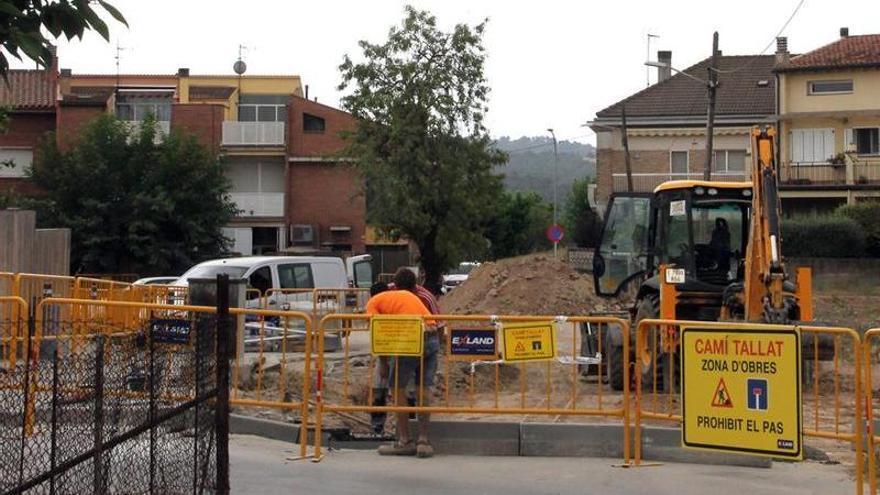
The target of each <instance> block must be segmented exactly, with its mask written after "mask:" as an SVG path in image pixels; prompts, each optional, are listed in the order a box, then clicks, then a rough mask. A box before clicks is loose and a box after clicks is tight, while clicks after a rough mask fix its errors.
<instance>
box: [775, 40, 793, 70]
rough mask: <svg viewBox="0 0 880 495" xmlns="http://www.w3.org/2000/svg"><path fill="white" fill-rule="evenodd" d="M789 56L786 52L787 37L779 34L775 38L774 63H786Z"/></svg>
mask: <svg viewBox="0 0 880 495" xmlns="http://www.w3.org/2000/svg"><path fill="white" fill-rule="evenodd" d="M789 58H790V54H789V53H788V38H786V37H785V36H780V37H778V38H776V65H783V64H787V63H788V61H789Z"/></svg>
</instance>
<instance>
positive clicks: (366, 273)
mask: <svg viewBox="0 0 880 495" xmlns="http://www.w3.org/2000/svg"><path fill="white" fill-rule="evenodd" d="M372 285H373V263H372V262H370V261H359V262H357V263H355V264H354V286H355V287H357V288H359V289H369V288H370V286H372Z"/></svg>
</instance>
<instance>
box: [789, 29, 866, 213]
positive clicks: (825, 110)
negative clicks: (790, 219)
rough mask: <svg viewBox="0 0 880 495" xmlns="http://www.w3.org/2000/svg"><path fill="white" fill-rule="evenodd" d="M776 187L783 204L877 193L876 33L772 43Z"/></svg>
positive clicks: (844, 32)
mask: <svg viewBox="0 0 880 495" xmlns="http://www.w3.org/2000/svg"><path fill="white" fill-rule="evenodd" d="M777 55H778V57H779V59H780V60H779V63H778V65H777V67H776V73H777V75H778V87H779V115H778V121H779V128H780V133H779V136H780V140H781V142H780V160H779V163H780V168H779V178H780V189H781V193H782V197H783V198H784V204H785V205H786V209H787V210H789V211H822V210H829V209H832V208H834V207H836V206H838V205H841V204H845V203H854V202H857V201H862V200H865V199H870V198H878V197H880V35H876V34H872V35H861V36H850V35H849V30H848V29H847V28H841V30H840V38H839V39H837V40H836V41H834V42H832V43H830V44H828V45H825V46H822V47H820V48H817V49H816V50H813V51H811V52H808V53H804V54H802V55H797V56H792V55H789V54H788V53H787V50H785V43H784V40H783V42H782V43H780V44H779V46H778V49H777Z"/></svg>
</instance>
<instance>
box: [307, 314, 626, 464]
mask: <svg viewBox="0 0 880 495" xmlns="http://www.w3.org/2000/svg"><path fill="white" fill-rule="evenodd" d="M369 320H370V317H369V316H367V315H353V314H331V315H328V316H326V317H324V318H323V319H322V320H321V322H320V325H319V326H318V329H317V334H316V345H315V353H316V355H317V359H316V364H315V370H316V373H317V375H316V384H317V385H316V391H315V401H316V403H317V408H316V418H315V433H314V442H315V444H314V445H315V447H314V454H315V457H316V458H317V459H319V458H320V457H321V441H322V429H323V428H324V423H325V419H326V418H325V415H326V414H330V413H335V414H338V415H349V416H350V415H351V414H352V413H394V412H411V413H430V414H451V415H460V414H467V415H473V414H479V415H500V416H510V415H517V416H526V417H527V416H531V415H540V416H551V417H554V418H556V419H557V420H558V419H559V418H561V417H563V416H564V417H572V416H592V417H606V418H612V419H616V420H619V421H620V423H621V425H622V427H623V432H624V438H623V442H624V443H623V453H624V460H625V461H627V462H629V459H630V448H629V445H630V438H629V437H630V421H629V411H630V406H629V390H628V384H629V364H628V356H629V340H628V339H623V353H622V355H623V360H624V363H623V370H624V391H623V393H622V394H620V395H619V396H617V397H609V396H611V395H613V394H612V393H611V392H610V391H605V392H603V389H604V387H605V385H604V384H603V378H604V376H605V375H604V367H605V366H606V364H607V362H606V360H604V359H603V360H602V363H601V365H598V366H597V365H596V364H595V361H590V362H591V363H592V364H591V365H592V366H593V367H594V369H595V377H596V379H597V380H596V383H595V384H592V383H586V382H584V381H582V380H581V377H582V375H584V374H589V375H592V373H590V372H589V370H590V367H589V366H590V365H587V366H585V367H581V366H579V364H580V363H581V362H582V361H583V360H581V359H580V351H579V349H580V344H581V332H580V331H579V329H578V328H577V327H578V325H580V324H582V323H584V324H589V325H591V327H595V329H596V331H597V332H598V338H597V342H598V343H599V346H600V347H599V349H598V352H599V353H600V354H601V353H602V348H601V345H602V343H603V342H604V341H605V339H604V338H603V332H607V331H608V326H609V325H616V326H618V327H619V328H620V330H621V331H622V332H623V334H624V335H628V334H629V323H628V322H627V321H625V320H622V319H619V318H611V317H554V316H497V317H496V316H489V315H431V316H430V317H425V318H424V319H423V320H424V321H428V322H435V323H438V324H445V325H446V326H447V327H456V326H459V325H463V326H464V327H471V326H474V325H475V326H480V327H482V328H493V327H495V328H497V327H496V325H498V324H500V325H504V324H508V323H510V324H513V323H528V322H556V323H557V327H556V328H557V329H556V338H557V342H558V353H557V355H556V359H555V360H547V361H541V362H529V363H524V362H519V363H516V364H513V363H511V364H509V365H505V363H504V361H503V360H501V359H499V358H500V357H501V356H500V353H501V351H500V348H498V354H497V355H496V356H495V358H494V359H491V360H489V361H473V362H470V361H466V362H457V361H456V360H455V359H454V357H453V356H452V355H451V347H450V346H451V342H450V339H448V338H447V340H446V344H445V352H441V353H440V354H439V355H438V359H439V362H438V370H442V375H443V381H442V382H441V385H442V387H441V389H442V394H441V395H442V399H441V401H440V402H441V404H440V405H436V406H435V405H426V404H425V402H426V400H425V399H426V398H427V397H428V394H430V391H429V390H425V387H424V386H423V384H419V385H418V387H417V394H418V400H417V404H416V406H404V405H400V404H396V403H395V404H393V405H391V406H377V405H373V391H372V388H373V387H372V383H373V372H374V369H375V367H376V366H377V362H376V359H375V358H374V357H373V356H372V355H370V356H369V357H368V361H369V362H368V364H367V365H366V366H363V362H362V361H359V362H358V366H357V369H358V370H359V371H360V373H361V374H363V371H366V380H368V381H369V383H367V384H366V387H365V385H364V384H363V383H352V375H353V374H354V370H355V366H353V363H352V361H353V359H354V358H355V357H357V358H359V359H360V358H362V356H355V355H353V353H352V342H351V340H352V337H353V336H359V337H360V338H361V339H362V340H361V342H360V343H359V344H361V345H362V344H363V339H368V325H367V323H368V322H369ZM338 323H343V325H342V326H343V328H344V330H343V332H342V333H343V343H342V349H341V351H338V352H336V355H335V356H334V358H335V359H341V363H337V364H335V365H334V366H333V368H334V370H337V371H334V376H330V375H329V374H328V366H327V359H328V358H327V355H326V354H327V351H326V349H325V348H326V345H325V333H327V332H336V331H337V328H335V324H338ZM355 323H360V325H355ZM331 325H333V327H332V328H331ZM569 332H570V335H569ZM500 333H501V332H498V335H497V336H496V342H498V341H499V340H500ZM340 354H341V355H340ZM422 359H423V358H422ZM555 361H559V362H561V363H563V364H562V366H561V367H560V366H559V364H558V363H556V362H555ZM395 362H396V361H395ZM340 364H341V367H342V370H341V377H340V378H337V377H336V376H335V375H337V374H339V371H338V370H339V365H340ZM453 366H463V367H465V368H468V367H469V368H470V370H471V372H470V373H469V375H468V376H467V377H463V378H464V381H465V382H466V384H465V385H464V386H463V387H459V386H458V385H461V383H460V382H461V381H462V380H456V381H453V380H452V378H451V375H452V373H453V372H454V371H455V370H453ZM478 366H489V367H491V370H492V371H491V372H490V373H488V375H489V376H488V377H487V380H485V381H487V382H489V385H490V387H491V388H488V390H480V391H478V390H477V389H476V388H477V386H478V384H477V383H476V382H475V368H476V367H478ZM567 367H569V368H567ZM513 370H515V371H513ZM560 370H561V371H560ZM583 370H587V373H583ZM459 371H461V370H459ZM530 371H538V373H535V374H538V375H543V377H542V378H543V384H542V385H543V387H542V389H543V390H541V391H540V393H539V394H537V395H536V396H534V397H532V398H529V397H528V394H527V392H528V383H527V382H529V379H528V373H529V372H530ZM554 371H556V372H557V373H556V374H555V378H556V380H555V381H554ZM508 372H513V373H516V374H518V376H519V380H518V384H516V385H515V384H512V383H507V384H505V383H503V382H504V381H505V379H504V377H502V373H504V374H505V375H506V374H507V373H508ZM389 373H390V370H389ZM390 376H391V375H389V378H390ZM360 378H363V377H360ZM398 378H399V377H398V370H397V366H396V365H395V370H394V384H395V385H397V384H398V382H397V380H398ZM589 378H591V377H588V379H589ZM507 381H508V382H510V381H511V380H507ZM566 384H567V385H568V386H569V388H568V390H566V391H565V392H564V393H557V392H558V391H559V389H560V388H563V387H564V386H565V385H566ZM364 387H365V388H366V389H367V391H366V393H363V392H360V393H359V390H363V388H364ZM456 387H458V388H457V390H459V391H461V388H464V390H463V394H462V393H459V394H456V393H455V392H454V389H456ZM587 392H592V394H591V395H590V397H589V398H586V397H585V395H586V393H587ZM395 395H396V394H395ZM462 395H463V397H462ZM355 396H356V397H355ZM603 397H604V398H603ZM478 398H479V401H478ZM356 399H362V400H361V401H358V400H356ZM587 400H589V401H590V404H589V406H585V405H584V404H583V402H586V401H587ZM618 401H619V402H618ZM534 402H537V404H534ZM362 421H363V420H362Z"/></svg>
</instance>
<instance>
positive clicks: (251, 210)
mask: <svg viewBox="0 0 880 495" xmlns="http://www.w3.org/2000/svg"><path fill="white" fill-rule="evenodd" d="M229 196H230V199H232V201H233V202H234V203H235V206H236V208H238V209H239V210H243V211H241V212H239V214H238V216H239V217H240V218H246V217H283V216H284V193H230V194H229Z"/></svg>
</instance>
